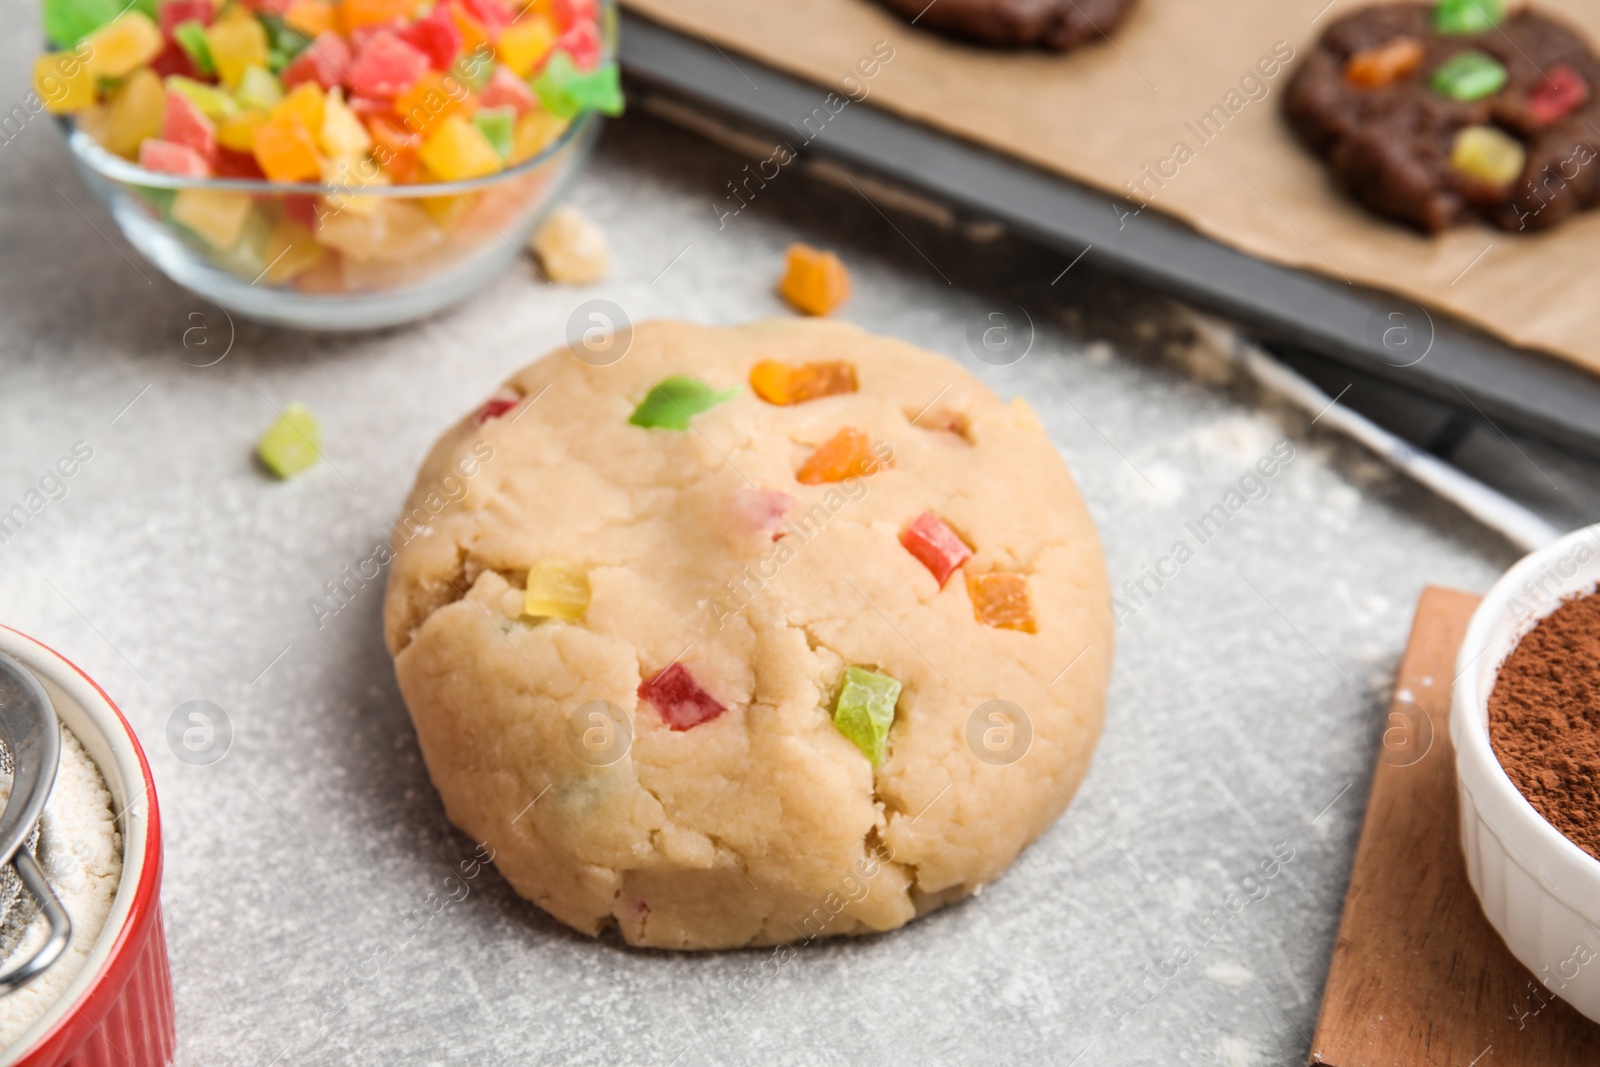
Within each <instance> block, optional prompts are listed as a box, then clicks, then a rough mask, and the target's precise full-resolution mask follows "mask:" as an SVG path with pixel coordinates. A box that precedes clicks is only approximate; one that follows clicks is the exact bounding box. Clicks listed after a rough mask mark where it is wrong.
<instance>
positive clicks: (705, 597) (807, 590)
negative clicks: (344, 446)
mask: <svg viewBox="0 0 1600 1067" xmlns="http://www.w3.org/2000/svg"><path fill="white" fill-rule="evenodd" d="M618 348H619V346H618V345H614V346H613V347H612V351H611V353H610V354H608V355H605V356H596V355H592V354H590V353H589V352H587V351H582V350H581V349H580V350H567V349H562V350H558V351H556V352H554V353H551V354H550V355H548V356H546V357H545V358H543V359H541V360H539V361H538V362H536V363H534V364H532V365H531V366H529V367H527V368H525V369H524V370H522V371H521V372H519V373H518V374H517V375H515V376H514V377H513V378H512V379H511V380H510V381H509V382H508V383H507V384H506V385H505V386H504V387H503V388H502V389H501V391H500V392H499V393H497V394H496V395H495V396H494V397H492V398H491V399H490V400H489V401H488V402H487V403H486V404H485V405H484V406H483V407H482V408H480V409H479V410H478V411H477V412H475V413H474V414H473V415H471V416H469V417H467V418H466V419H464V420H462V421H461V422H459V423H458V424H456V426H455V427H454V428H452V429H451V430H449V431H448V432H447V433H446V434H445V435H444V437H443V438H441V439H440V441H439V442H438V444H437V445H436V446H435V447H434V449H433V451H432V453H431V454H430V455H429V456H428V458H427V460H426V461H425V462H424V463H423V466H422V470H421V472H420V474H419V475H418V478H417V482H416V486H415V488H414V489H413V491H412V494H411V497H410V499H409V500H408V502H407V504H406V512H405V514H404V515H403V516H402V517H401V519H400V522H399V524H398V525H397V526H396V531H395V537H394V549H395V556H394V562H393V565H392V569H391V572H390V577H389V588H388V594H387V598H386V602H385V606H384V624H385V635H386V640H387V642H388V646H389V650H390V651H391V653H392V654H393V655H394V661H395V670H396V673H397V675H398V678H399V683H400V690H401V692H402V694H403V695H404V698H405V701H406V704H407V706H408V707H409V709H410V712H411V717H412V720H413V721H414V723H415V724H416V729H417V734H418V739H419V741H420V744H421V748H422V753H423V756H424V758H425V759H426V762H427V766H428V770H429V773H430V774H431V776H432V778H433V782H434V784H435V785H436V786H437V787H438V790H439V793H440V795H441V796H442V798H443V800H444V804H445V808H446V810H447V812H448V814H449V817H450V819H451V820H452V821H453V822H454V823H455V824H456V825H457V826H459V827H460V828H461V829H462V830H463V831H464V832H465V833H467V834H468V835H470V836H471V837H472V838H473V839H474V840H475V841H481V842H483V843H484V844H485V846H486V849H487V850H490V851H492V853H493V855H494V858H495V863H496V864H497V865H498V867H499V869H500V870H501V872H502V873H503V874H504V875H505V877H506V878H507V880H508V881H509V882H510V883H511V885H512V886H513V887H514V888H515V889H516V890H517V892H518V893H520V894H522V895H523V896H524V897H527V898H528V899H529V900H532V901H534V902H536V903H537V904H538V905H539V906H540V907H542V908H543V909H545V910H546V911H547V912H549V913H550V914H551V915H553V916H555V917H556V918H557V919H559V920H560V921H562V922H564V923H566V924H568V925H570V926H572V927H573V928H575V929H577V930H581V931H583V932H584V933H587V934H599V933H601V932H602V931H604V930H606V929H607V928H609V927H614V928H616V929H617V930H618V931H619V932H620V934H621V936H622V937H623V938H624V939H626V940H627V941H628V942H630V943H632V944H635V945H649V946H657V947H662V948H675V949H709V948H725V947H734V946H741V945H768V944H778V943H783V942H793V941H809V940H811V939H812V938H817V937H826V936H833V935H838V934H864V933H870V932H874V931H881V930H889V929H893V928H894V927H897V926H900V925H902V924H903V923H905V922H908V921H909V920H911V919H913V918H915V917H916V916H918V915H923V914H926V913H927V912H929V911H932V910H933V909H935V908H938V907H940V906H942V905H944V904H948V903H950V902H952V901H955V900H959V899H960V898H962V897H965V896H967V895H968V894H969V893H972V892H974V891H976V890H978V889H980V888H981V887H983V886H984V885H987V884H988V883H990V882H992V881H994V880H995V879H996V878H997V877H999V875H1000V873H1001V872H1002V871H1004V870H1005V868H1006V867H1007V865H1008V864H1010V863H1011V861H1012V860H1014V859H1015V858H1016V857H1017V854H1018V853H1019V852H1020V851H1021V850H1022V849H1023V847H1025V846H1026V845H1027V844H1028V843H1029V842H1030V841H1032V840H1033V839H1034V838H1036V837H1037V836H1039V834H1040V833H1042V832H1043V831H1044V830H1045V829H1046V828H1047V827H1049V826H1050V824H1051V823H1052V822H1053V821H1054V820H1055V819H1056V818H1057V816H1059V815H1060V814H1061V812H1062V811H1063V810H1064V809H1065V807H1066V806H1067V803H1068V800H1069V798H1070V797H1071V796H1072V795H1073V793H1074V791H1075V790H1076V789H1077V787H1078V784H1079V782H1081V781H1082V779H1083V775H1084V773H1085V771H1086V770H1087V768H1088V765H1089V759H1090V755H1091V753H1092V752H1093V750H1094V746H1095V742H1096V740H1097V739H1098V736H1099V733H1100V727H1101V722H1102V719H1103V716H1104V702H1105V691H1106V684H1107V680H1108V675H1109V672H1110V665H1111V658H1112V626H1111V617H1110V611H1109V589H1108V585H1107V580H1106V574H1105V565H1104V561H1103V558H1102V556H1101V551H1100V545H1099V541H1098V538H1097V537H1096V534H1095V530H1094V526H1093V524H1092V523H1091V521H1090V517H1089V514H1088V511H1087V510H1086V509H1085V507H1084V504H1083V501H1082V500H1081V499H1080V497H1079V495H1078V492H1077V489H1076V488H1075V486H1074V484H1073V481H1072V476H1071V475H1070V474H1069V473H1068V471H1067V468H1066V465H1065V464H1064V463H1063V462H1062V460H1061V458H1060V456H1059V455H1058V454H1057V453H1056V451H1055V449H1054V448H1053V447H1052V446H1051V444H1050V440H1049V438H1048V437H1047V436H1046V435H1045V433H1044V432H1043V431H1042V430H1041V429H1040V428H1039V425H1038V423H1037V422H1036V421H1034V419H1033V417H1032V415H1031V412H1029V411H1028V409H1027V407H1026V405H1025V404H1021V403H1019V402H1013V403H1012V404H1006V403H1003V402H1001V401H1000V400H998V399H997V398H996V397H995V396H994V394H992V393H991V392H990V391H989V390H988V389H987V388H985V387H984V386H983V385H981V384H980V383H979V382H977V381H976V380H975V379H974V378H973V377H972V376H971V375H969V374H968V373H967V372H966V371H965V370H963V369H962V368H961V367H959V366H958V365H956V364H955V363H953V362H951V361H950V360H947V359H944V358H942V357H939V356H935V355H933V354H931V353H928V352H925V351H922V350H920V349H917V348H914V347H912V346H910V345H907V344H903V343H901V342H898V341H893V340H889V339H886V338H881V337H875V336H872V335H870V334H867V333H864V332H862V331H860V330H857V329H855V328H853V327H850V326H847V325H843V324H839V323H833V322H823V321H799V320H785V321H775V322H765V323H758V324H755V325H751V326H747V327H742V328H711V327H702V326H694V325H687V324H682V323H673V322H658V323H649V324H645V325H641V326H639V327H637V328H636V329H635V330H634V332H633V334H632V336H631V342H629V344H628V347H627V348H626V354H625V355H624V356H622V357H621V358H620V359H615V354H616V351H617V350H618ZM586 360H587V362H586ZM612 360H614V361H612ZM600 363H606V364H607V365H591V364H600ZM875 759H877V760H879V762H877V763H875V762H874V760H875Z"/></svg>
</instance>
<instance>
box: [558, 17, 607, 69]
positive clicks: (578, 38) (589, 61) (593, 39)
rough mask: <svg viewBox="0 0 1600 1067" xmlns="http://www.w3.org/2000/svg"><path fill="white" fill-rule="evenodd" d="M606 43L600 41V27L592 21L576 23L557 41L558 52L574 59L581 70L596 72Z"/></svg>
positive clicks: (574, 62)
mask: <svg viewBox="0 0 1600 1067" xmlns="http://www.w3.org/2000/svg"><path fill="white" fill-rule="evenodd" d="M604 48H605V42H603V41H602V40H601V39H600V27H599V26H597V25H595V23H594V22H592V21H587V22H578V23H574V24H573V25H572V26H570V27H568V28H567V29H566V30H565V31H563V32H562V34H561V37H560V39H559V40H557V41H556V51H558V52H565V53H566V54H567V55H569V56H571V57H572V62H573V64H574V65H575V66H576V67H577V68H578V69H579V70H594V69H595V68H596V67H597V66H599V65H600V53H601V52H602V51H603V50H604Z"/></svg>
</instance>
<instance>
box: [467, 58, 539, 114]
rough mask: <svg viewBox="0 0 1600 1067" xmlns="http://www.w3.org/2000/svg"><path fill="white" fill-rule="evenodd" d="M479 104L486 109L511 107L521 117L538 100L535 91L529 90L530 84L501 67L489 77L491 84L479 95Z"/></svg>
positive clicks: (506, 68) (496, 68)
mask: <svg viewBox="0 0 1600 1067" xmlns="http://www.w3.org/2000/svg"><path fill="white" fill-rule="evenodd" d="M478 102H479V103H480V104H482V105H483V106H484V107H486V108H487V107H509V108H511V110H513V111H515V112H516V113H517V114H518V115H519V116H520V115H522V114H524V113H526V112H527V111H528V110H529V109H530V108H532V107H533V106H534V105H535V104H536V103H538V100H537V98H536V97H535V96H534V95H533V90H532V89H530V88H528V83H527V82H525V81H523V80H522V79H521V78H519V77H517V76H516V75H515V74H513V73H511V70H510V68H508V67H504V66H499V67H495V68H494V74H492V75H491V76H490V77H489V84H488V85H485V86H484V87H483V92H482V93H480V94H479V95H478Z"/></svg>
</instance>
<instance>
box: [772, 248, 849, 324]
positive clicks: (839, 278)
mask: <svg viewBox="0 0 1600 1067" xmlns="http://www.w3.org/2000/svg"><path fill="white" fill-rule="evenodd" d="M778 291H779V293H781V294H782V295H783V298H784V299H785V300H787V301H789V303H790V304H792V305H793V306H794V309H795V310H796V311H799V312H802V313H803V314H806V315H827V314H829V313H831V312H832V311H833V310H834V309H835V308H837V307H838V306H839V305H840V304H842V303H844V302H845V299H846V298H847V297H849V295H850V273H849V272H848V271H846V270H845V268H844V264H843V263H841V262H840V261H839V257H838V256H836V255H834V254H833V253H832V252H823V251H821V250H820V249H816V248H812V247H811V246H810V245H805V244H793V245H790V246H789V252H788V255H787V257H786V262H785V266H784V272H783V281H782V283H781V284H780V285H779V286H778Z"/></svg>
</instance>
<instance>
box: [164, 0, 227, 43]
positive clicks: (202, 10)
mask: <svg viewBox="0 0 1600 1067" xmlns="http://www.w3.org/2000/svg"><path fill="white" fill-rule="evenodd" d="M216 13H217V9H216V8H214V7H212V6H211V0H166V2H165V3H163V4H162V5H161V6H160V7H159V8H158V9H157V10H156V22H157V24H158V25H160V27H161V32H162V33H164V34H167V35H168V36H169V37H170V36H171V35H172V31H173V30H175V29H177V28H178V27H179V26H182V25H183V24H184V23H185V22H198V23H199V24H200V26H201V28H202V29H203V28H205V27H206V26H209V25H211V22H212V20H213V18H214V17H215V16H216Z"/></svg>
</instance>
